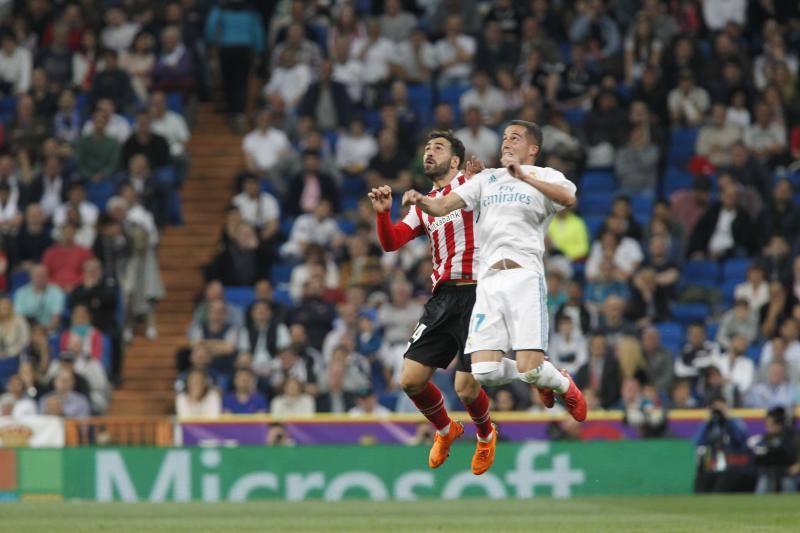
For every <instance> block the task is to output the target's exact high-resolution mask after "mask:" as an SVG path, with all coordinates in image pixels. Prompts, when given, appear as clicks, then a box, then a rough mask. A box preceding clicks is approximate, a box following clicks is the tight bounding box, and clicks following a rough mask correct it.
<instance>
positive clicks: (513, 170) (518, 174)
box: [500, 153, 525, 179]
mask: <svg viewBox="0 0 800 533" xmlns="http://www.w3.org/2000/svg"><path fill="white" fill-rule="evenodd" d="M500 164H501V165H503V166H504V167H506V169H507V170H508V173H509V174H511V175H512V176H514V177H515V178H520V179H522V178H523V177H524V176H525V173H524V172H522V166H521V165H520V164H519V159H517V158H516V156H513V155H511V154H508V153H505V154H503V156H502V157H501V158H500Z"/></svg>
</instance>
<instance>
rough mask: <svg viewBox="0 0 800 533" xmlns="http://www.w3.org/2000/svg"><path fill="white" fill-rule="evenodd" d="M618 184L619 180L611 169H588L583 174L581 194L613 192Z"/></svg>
mask: <svg viewBox="0 0 800 533" xmlns="http://www.w3.org/2000/svg"><path fill="white" fill-rule="evenodd" d="M616 186H617V180H616V179H615V178H614V173H613V172H611V171H610V170H587V171H586V172H584V173H583V175H582V176H581V186H580V191H579V194H589V193H613V192H614V189H615V188H616Z"/></svg>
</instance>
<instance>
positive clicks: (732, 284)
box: [722, 279, 741, 309]
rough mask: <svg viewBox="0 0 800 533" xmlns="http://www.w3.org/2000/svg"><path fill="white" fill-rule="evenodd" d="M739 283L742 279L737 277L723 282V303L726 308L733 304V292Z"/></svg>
mask: <svg viewBox="0 0 800 533" xmlns="http://www.w3.org/2000/svg"><path fill="white" fill-rule="evenodd" d="M739 283H741V281H740V280H735V279H728V280H724V281H723V282H722V303H723V305H724V306H725V308H726V309H727V308H729V307H731V306H733V293H734V291H735V290H736V286H737V285H738V284H739Z"/></svg>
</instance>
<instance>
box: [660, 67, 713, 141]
mask: <svg viewBox="0 0 800 533" xmlns="http://www.w3.org/2000/svg"><path fill="white" fill-rule="evenodd" d="M709 104H710V99H709V96H708V91H706V90H705V89H703V88H702V87H700V86H698V85H696V84H695V81H694V76H693V75H692V73H691V71H689V70H683V71H681V73H680V77H679V78H678V86H677V87H675V88H674V89H672V90H671V91H670V92H669V95H668V96H667V106H668V107H669V113H670V118H671V120H672V124H673V126H676V127H678V126H685V127H689V128H694V127H697V126H699V125H700V123H701V122H702V121H703V117H705V114H706V111H707V110H708V107H709Z"/></svg>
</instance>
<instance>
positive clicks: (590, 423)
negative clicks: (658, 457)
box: [176, 409, 764, 446]
mask: <svg viewBox="0 0 800 533" xmlns="http://www.w3.org/2000/svg"><path fill="white" fill-rule="evenodd" d="M731 416H735V417H736V418H739V419H740V420H742V421H743V422H744V423H745V425H746V426H747V429H748V431H749V433H750V434H751V435H752V434H757V433H761V432H763V429H764V422H763V421H764V411H762V410H757V409H741V410H737V411H733V412H732V413H731ZM453 417H454V418H455V419H457V420H462V421H469V416H468V415H466V413H454V415H453ZM707 418H708V412H707V411H704V410H691V411H674V412H672V413H670V415H669V420H668V426H667V430H666V433H665V436H670V437H673V438H685V439H686V438H692V437H694V435H695V434H696V433H697V431H698V429H699V428H700V427H701V426H702V425H703V423H705V421H706V420H707ZM494 420H495V421H496V422H497V424H498V427H499V432H500V433H499V434H500V437H501V439H502V440H507V441H525V440H541V439H549V438H550V437H551V434H552V431H553V430H554V429H555V430H558V431H560V432H564V431H567V432H569V433H570V435H571V436H572V437H574V438H579V439H581V440H620V439H636V438H639V434H638V432H637V430H636V429H635V428H633V427H630V426H628V425H626V424H625V423H624V421H623V416H622V413H597V414H594V416H593V414H592V413H590V416H589V419H588V420H587V421H586V422H584V423H583V424H581V425H580V426H579V427H576V424H574V423H569V422H566V423H565V422H564V418H562V417H551V416H548V415H545V414H538V413H537V414H528V413H504V414H498V415H495V416H494ZM276 426H280V427H282V429H283V431H284V432H285V437H284V438H288V439H289V440H291V441H292V442H294V443H295V444H373V443H381V444H413V443H415V442H417V441H418V440H419V437H418V432H424V430H427V429H428V427H429V424H428V422H427V421H425V420H424V419H422V418H417V417H415V416H413V415H410V416H409V415H396V416H392V417H390V418H385V419H379V418H350V417H347V416H336V415H317V416H316V417H313V418H305V419H300V418H293V419H285V420H277V419H273V418H271V417H269V416H263V415H244V416H235V415H231V416H224V417H221V418H219V419H183V420H179V421H178V422H177V428H178V435H177V439H176V440H177V442H176V443H177V444H179V445H180V444H183V445H186V446H203V445H222V446H226V445H228V446H236V445H260V444H265V443H266V442H267V441H268V439H269V438H270V433H271V432H272V433H274V432H275V431H281V429H280V428H276ZM464 426H465V429H466V434H467V435H470V436H472V435H474V434H475V430H474V427H473V426H472V424H470V423H465V424H464Z"/></svg>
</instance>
